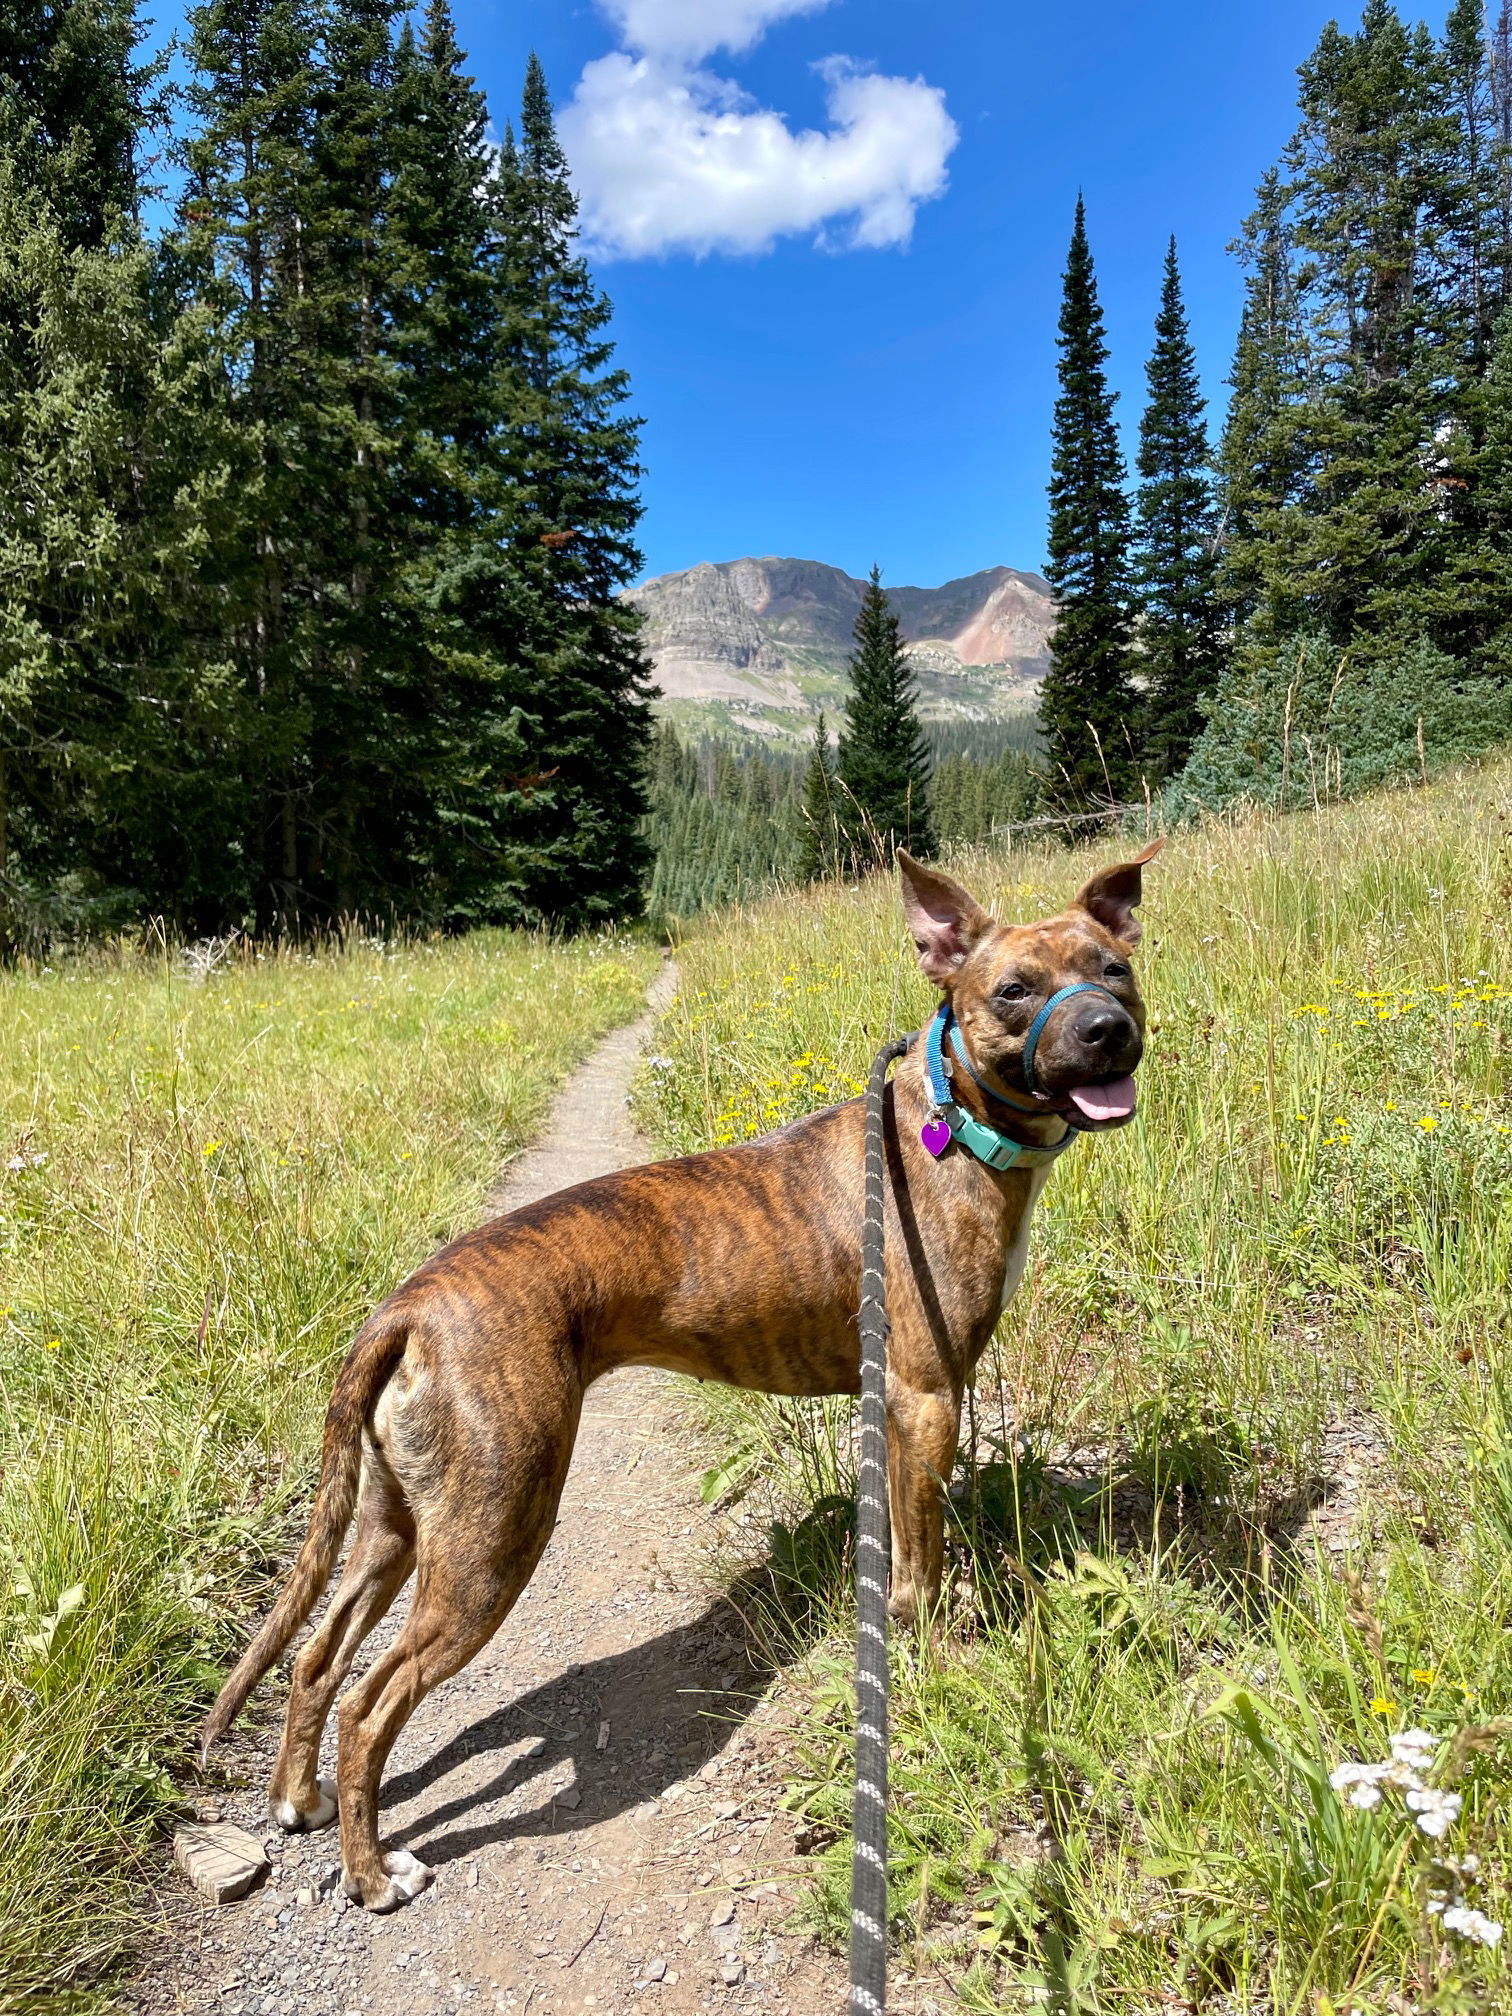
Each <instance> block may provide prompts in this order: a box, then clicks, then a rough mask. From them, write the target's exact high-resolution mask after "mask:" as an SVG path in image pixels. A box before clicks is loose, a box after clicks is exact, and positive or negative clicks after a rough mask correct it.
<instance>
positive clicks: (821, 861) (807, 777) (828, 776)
mask: <svg viewBox="0 0 1512 2016" xmlns="http://www.w3.org/2000/svg"><path fill="white" fill-rule="evenodd" d="M839 859H840V801H839V798H838V797H837V795H836V791H835V770H834V764H833V763H832V761H831V760H830V747H829V731H828V729H827V728H826V727H825V722H824V715H823V714H822V713H821V714H820V716H819V719H818V720H817V721H816V722H815V723H814V740H813V744H812V746H811V748H810V750H809V759H808V765H807V768H806V769H805V770H804V773H803V836H802V847H801V851H800V854H799V872H800V873H801V874H802V876H803V878H804V880H805V881H807V882H818V881H822V880H823V879H824V878H825V877H827V876H830V875H833V874H835V873H836V872H837V869H838V866H839Z"/></svg>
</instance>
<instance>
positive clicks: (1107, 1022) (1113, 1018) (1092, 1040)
mask: <svg viewBox="0 0 1512 2016" xmlns="http://www.w3.org/2000/svg"><path fill="white" fill-rule="evenodd" d="M1135 1034H1136V1029H1135V1024H1134V1018H1133V1016H1132V1015H1130V1014H1129V1013H1128V1012H1127V1010H1125V1009H1123V1008H1120V1007H1119V1006H1118V1005H1117V1003H1116V1002H1108V1003H1107V1004H1105V1005H1100V1006H1098V1007H1096V1008H1087V1009H1085V1010H1084V1011H1083V1012H1082V1014H1080V1015H1079V1016H1078V1017H1077V1020H1076V1036H1077V1041H1078V1042H1080V1043H1085V1044H1086V1046H1087V1048H1088V1049H1089V1050H1106V1051H1107V1052H1108V1053H1109V1054H1110V1055H1112V1054H1113V1053H1114V1052H1115V1051H1118V1050H1122V1049H1124V1048H1126V1046H1127V1045H1128V1043H1129V1041H1130V1039H1131V1038H1132V1037H1133V1036H1134V1035H1135Z"/></svg>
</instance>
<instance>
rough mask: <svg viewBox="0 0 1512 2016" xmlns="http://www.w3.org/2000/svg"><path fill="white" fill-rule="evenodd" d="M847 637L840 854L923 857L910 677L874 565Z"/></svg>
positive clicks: (926, 823)
mask: <svg viewBox="0 0 1512 2016" xmlns="http://www.w3.org/2000/svg"><path fill="white" fill-rule="evenodd" d="M855 635H856V648H855V650H854V651H853V652H852V653H851V659H850V695H849V697H848V699H847V701H846V708H845V732H844V733H843V734H842V736H841V737H840V752H839V762H838V765H837V771H838V775H839V780H840V786H841V792H840V799H841V811H840V817H841V821H842V824H843V828H844V831H845V836H846V847H847V851H848V853H849V855H850V858H851V860H852V861H853V862H854V863H857V864H861V863H865V862H875V861H877V860H878V859H879V858H880V859H881V860H883V861H888V860H891V858H892V856H893V854H894V852H895V851H896V850H897V849H898V848H899V847H906V848H907V849H908V851H909V852H910V853H911V854H917V855H920V856H922V857H926V858H927V857H928V856H929V855H932V854H933V853H934V852H935V851H936V841H935V829H934V815H933V812H932V810H931V807H930V802H929V750H928V747H927V746H926V744H925V741H924V731H923V730H922V729H921V728H920V726H919V704H918V703H919V689H918V681H917V680H916V679H915V677H914V670H913V666H912V664H911V663H910V661H909V656H908V648H907V646H906V645H905V644H904V642H903V639H902V636H901V634H900V632H899V629H898V618H897V616H896V615H895V613H894V612H893V609H892V606H891V604H890V603H889V602H888V599H887V591H886V590H885V589H884V588H883V586H882V570H881V569H880V568H879V567H873V569H872V571H871V576H870V578H869V579H868V581H867V584H866V590H865V593H864V594H863V596H862V598H861V607H860V609H859V611H858V612H857V615H856V632H855Z"/></svg>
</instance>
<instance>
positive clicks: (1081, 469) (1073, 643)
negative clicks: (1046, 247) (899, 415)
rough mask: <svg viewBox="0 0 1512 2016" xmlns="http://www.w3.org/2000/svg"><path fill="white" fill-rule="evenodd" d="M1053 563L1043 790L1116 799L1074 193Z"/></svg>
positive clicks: (1119, 701)
mask: <svg viewBox="0 0 1512 2016" xmlns="http://www.w3.org/2000/svg"><path fill="white" fill-rule="evenodd" d="M1059 347H1060V367H1059V368H1060V396H1059V398H1058V399H1057V400H1056V402H1055V431H1054V452H1053V459H1052V475H1051V480H1050V531H1049V538H1048V542H1047V544H1048V548H1049V556H1050V557H1049V565H1048V567H1047V568H1046V570H1045V571H1046V577H1047V579H1048V580H1049V582H1050V585H1051V587H1052V588H1053V589H1054V591H1055V600H1056V610H1057V615H1056V625H1055V632H1054V635H1053V636H1052V638H1051V640H1050V669H1049V671H1048V672H1047V674H1046V676H1045V683H1044V686H1043V688H1042V689H1041V693H1040V719H1041V722H1042V724H1043V727H1044V733H1045V739H1046V743H1047V753H1048V759H1049V768H1050V772H1051V780H1052V781H1051V787H1050V788H1051V795H1052V797H1053V798H1054V800H1055V801H1056V802H1057V803H1058V804H1060V805H1061V806H1063V807H1064V808H1065V809H1067V810H1070V811H1078V812H1079V811H1082V810H1084V809H1085V808H1086V807H1088V806H1090V805H1106V804H1108V803H1109V801H1110V800H1112V801H1116V800H1117V799H1118V797H1119V796H1120V795H1121V793H1122V792H1123V790H1124V789H1125V787H1126V785H1127V783H1128V781H1129V777H1130V772H1131V767H1132V765H1131V739H1132V738H1131V733H1130V725H1131V723H1132V722H1133V720H1134V716H1135V697H1134V689H1133V686H1132V684H1131V683H1130V677H1129V669H1130V633H1131V627H1132V611H1133V591H1132V587H1131V583H1130V579H1129V500H1128V498H1127V496H1126V495H1125V492H1124V474H1125V472H1124V460H1123V451H1122V449H1121V448H1120V447H1119V443H1118V433H1117V429H1116V428H1115V426H1114V422H1113V408H1114V403H1115V400H1116V397H1117V395H1116V394H1115V393H1113V392H1110V391H1109V389H1108V381H1107V374H1106V372H1105V370H1104V366H1105V365H1106V363H1107V358H1108V349H1107V344H1106V342H1105V340H1104V334H1103V316H1102V309H1101V306H1100V305H1099V303H1098V298H1097V280H1096V276H1095V273H1094V271H1093V266H1092V253H1091V249H1090V247H1089V245H1088V243H1087V224H1086V209H1085V206H1084V204H1083V202H1082V200H1081V198H1080V197H1078V198H1077V203H1076V223H1075V228H1074V229H1073V231H1072V235H1071V250H1070V256H1069V258H1068V260H1067V265H1066V276H1065V291H1064V298H1063V300H1062V304H1061V315H1060V336H1059Z"/></svg>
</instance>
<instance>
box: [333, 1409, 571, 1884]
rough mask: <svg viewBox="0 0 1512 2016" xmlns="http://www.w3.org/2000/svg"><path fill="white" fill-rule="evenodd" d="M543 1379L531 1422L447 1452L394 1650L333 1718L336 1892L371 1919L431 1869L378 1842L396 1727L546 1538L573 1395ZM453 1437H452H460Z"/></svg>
mask: <svg viewBox="0 0 1512 2016" xmlns="http://www.w3.org/2000/svg"><path fill="white" fill-rule="evenodd" d="M550 1383H551V1382H550V1380H549V1378H543V1379H542V1380H541V1381H540V1382H539V1384H538V1385H537V1387H536V1388H535V1391H534V1394H533V1398H532V1413H533V1415H534V1418H533V1419H531V1420H530V1421H529V1422H528V1423H527V1422H526V1421H525V1420H524V1419H523V1418H521V1416H520V1415H516V1416H515V1418H514V1419H513V1420H512V1421H510V1422H507V1423H505V1424H491V1425H492V1426H493V1427H494V1430H495V1432H494V1433H493V1434H491V1435H490V1436H489V1438H488V1440H487V1442H486V1443H485V1442H483V1441H482V1440H481V1439H480V1440H470V1438H469V1441H470V1446H468V1445H463V1446H454V1448H453V1452H452V1457H451V1461H450V1463H449V1465H448V1468H447V1471H446V1474H445V1476H444V1477H443V1478H442V1479H441V1480H440V1488H439V1489H438V1490H437V1492H436V1493H435V1496H434V1497H433V1498H431V1499H430V1500H429V1502H427V1503H425V1504H424V1505H423V1506H422V1507H421V1508H420V1511H419V1532H418V1536H417V1558H416V1567H415V1591H414V1597H413V1600H412V1602H411V1606H410V1613H409V1616H408V1617H407V1618H406V1620H405V1623H404V1628H403V1629H402V1630H401V1631H400V1633H399V1636H398V1637H397V1638H396V1639H395V1641H394V1643H393V1645H392V1647H391V1648H390V1650H389V1651H388V1652H386V1653H385V1654H384V1655H383V1657H382V1658H381V1659H378V1660H376V1661H375V1662H374V1664H373V1666H372V1669H371V1670H370V1671H369V1672H368V1673H367V1674H366V1675H365V1676H364V1677H363V1679H361V1680H360V1681H358V1683H357V1684H356V1686H355V1687H353V1688H352V1690H351V1692H350V1693H349V1694H348V1695H347V1696H346V1697H345V1699H344V1700H343V1701H342V1703H341V1706H340V1708H339V1709H338V1710H337V1723H338V1726H339V1732H340V1742H339V1749H338V1762H337V1774H336V1776H337V1786H338V1798H339V1800H340V1805H341V1860H342V1876H343V1881H344V1883H345V1887H346V1893H347V1895H348V1896H349V1897H351V1898H352V1899H354V1901H356V1902H357V1903H360V1904H365V1905H366V1906H367V1907H368V1909H369V1910H370V1911H392V1910H394V1909H395V1908H396V1907H397V1906H398V1905H400V1904H404V1903H406V1902H407V1901H408V1900H409V1899H410V1898H411V1897H415V1896H418V1895H419V1893H420V1892H421V1891H422V1890H423V1889H424V1888H425V1886H426V1884H427V1883H428V1882H429V1881H430V1871H429V1870H428V1869H427V1868H426V1866H425V1864H424V1863H423V1862H421V1861H419V1860H418V1859H417V1858H416V1857H415V1856H414V1855H412V1854H411V1853H410V1852H409V1851H408V1850H407V1849H403V1848H400V1849H393V1850H389V1851H387V1852H385V1851H384V1849H383V1848H382V1846H381V1844H380V1842H379V1839H378V1790H379V1781H380V1779H381V1778H382V1776H383V1767H384V1765H385V1763H386V1762H387V1760H388V1755H389V1752H390V1750H391V1749H392V1748H393V1745H394V1742H395V1740H396V1738H397V1737H398V1735H399V1732H400V1730H401V1729H402V1728H403V1727H404V1725H405V1723H406V1722H407V1721H408V1720H409V1718H410V1716H411V1715H412V1714H413V1713H414V1711H415V1709H416V1708H417V1707H419V1705H420V1703H421V1702H422V1701H423V1700H424V1699H425V1697H426V1695H427V1694H428V1693H429V1692H430V1691H431V1689H432V1688H433V1687H436V1686H439V1684H440V1683H441V1682H442V1681H443V1680H446V1679H449V1678H450V1676H451V1675H452V1674H453V1673H457V1672H460V1670H461V1669H462V1667H464V1666H465V1665H466V1664H467V1662H468V1660H469V1659H471V1658H473V1656H474V1655H475V1654H476V1653H478V1652H479V1651H481V1650H482V1648H483V1647H484V1646H485V1645H486V1644H487V1643H488V1641H489V1639H490V1638H491V1637H492V1636H493V1634H494V1633H495V1631H497V1630H498V1628H499V1626H500V1625H501V1624H502V1623H503V1621H504V1619H505V1618H506V1617H507V1616H508V1614H509V1612H510V1610H511V1608H512V1607H513V1605H514V1602H515V1599H516V1598H517V1597H518V1595H519V1594H520V1591H521V1590H522V1589H523V1588H524V1587H525V1584H526V1583H527V1582H528V1581H529V1580H530V1577H531V1574H532V1572H533V1571H534V1569H535V1565H536V1563H537V1561H539V1559H540V1558H541V1554H542V1552H543V1551H544V1549H545V1546H546V1542H547V1540H548V1539H549V1538H550V1537H551V1529H552V1526H553V1524H554V1523H555V1519H556V1509H557V1503H558V1501H559V1499H560V1498H561V1494H562V1486H563V1484H564V1483H565V1482H566V1478H567V1465H568V1461H569V1459H570V1457H571V1454H572V1444H573V1440H574V1437H575V1434H576V1429H577V1414H578V1407H579V1404H580V1399H581V1396H580V1395H579V1394H578V1393H576V1392H572V1393H571V1394H569V1393H567V1392H566V1391H561V1392H559V1393H558V1394H557V1395H556V1396H555V1399H556V1402H557V1404H556V1405H555V1406H553V1405H552V1404H551V1401H550V1399H549V1398H548V1393H549V1389H550ZM459 1439H460V1438H459Z"/></svg>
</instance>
